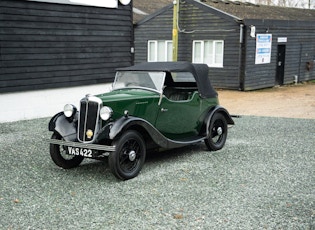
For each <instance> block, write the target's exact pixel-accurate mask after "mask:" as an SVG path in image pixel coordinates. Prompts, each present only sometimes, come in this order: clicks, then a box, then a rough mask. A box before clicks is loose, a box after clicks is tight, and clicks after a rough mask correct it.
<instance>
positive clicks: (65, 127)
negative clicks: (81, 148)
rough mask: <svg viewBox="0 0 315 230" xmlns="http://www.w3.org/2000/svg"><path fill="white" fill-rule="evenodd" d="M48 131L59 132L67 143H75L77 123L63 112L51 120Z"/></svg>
mask: <svg viewBox="0 0 315 230" xmlns="http://www.w3.org/2000/svg"><path fill="white" fill-rule="evenodd" d="M48 130H49V131H53V132H58V133H59V134H60V135H61V136H62V137H63V138H64V139H65V140H67V141H73V140H75V139H76V136H77V128H76V124H75V122H73V121H72V120H69V119H68V118H67V117H66V116H65V115H64V114H63V112H60V113H57V114H56V115H55V116H53V117H52V118H51V119H50V121H49V125H48Z"/></svg>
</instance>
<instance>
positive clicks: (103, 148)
mask: <svg viewBox="0 0 315 230" xmlns="http://www.w3.org/2000/svg"><path fill="white" fill-rule="evenodd" d="M48 143H50V144H54V145H64V146H71V147H76V148H84V149H93V150H99V151H106V152H114V151H116V146H108V145H98V144H85V143H80V142H73V141H63V140H56V139H49V140H48Z"/></svg>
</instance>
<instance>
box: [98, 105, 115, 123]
mask: <svg viewBox="0 0 315 230" xmlns="http://www.w3.org/2000/svg"><path fill="white" fill-rule="evenodd" d="M112 114H113V110H112V109H111V108H110V107H108V106H103V107H102V108H101V110H100V117H101V119H102V120H103V121H107V120H108V119H109V118H110V117H111V116H112Z"/></svg>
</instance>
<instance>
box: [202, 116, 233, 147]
mask: <svg viewBox="0 0 315 230" xmlns="http://www.w3.org/2000/svg"><path fill="white" fill-rule="evenodd" d="M227 133H228V126H227V121H226V119H225V117H224V115H223V114H221V113H215V114H214V115H213V116H212V118H211V121H210V125H209V134H208V138H207V139H205V144H206V146H207V148H208V149H209V150H210V151H217V150H220V149H222V148H223V146H224V144H225V141H226V138H227Z"/></svg>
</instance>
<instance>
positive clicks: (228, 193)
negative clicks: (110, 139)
mask: <svg viewBox="0 0 315 230" xmlns="http://www.w3.org/2000/svg"><path fill="white" fill-rule="evenodd" d="M48 121H49V119H48V118H44V119H36V120H29V121H19V122H13V123H2V124H0V145H1V148H0V156H1V167H0V175H1V186H0V207H1V208H0V216H1V218H0V229H309V230H311V229H315V192H314V191H315V135H314V130H315V120H314V119H290V118H271V117H255V116H243V117H241V118H235V123H236V125H235V126H234V127H232V128H230V129H229V134H228V138H227V142H226V145H225V147H224V148H223V149H222V150H220V151H217V152H209V151H207V150H206V146H205V145H204V143H200V144H198V145H194V146H189V147H186V148H181V149H175V150H170V151H164V152H150V153H148V156H147V159H146V163H145V164H144V168H143V170H142V171H141V173H140V174H139V176H138V177H136V178H134V179H132V180H128V181H119V180H117V179H115V177H114V176H113V175H112V174H111V173H110V170H109V167H108V163H107V162H106V161H105V162H101V161H94V160H84V161H83V163H82V164H81V165H80V166H79V167H77V168H75V169H71V170H64V169H60V168H58V167H57V166H56V165H54V163H53V162H52V160H51V159H50V155H49V144H48V143H47V141H46V139H48V138H50V136H51V133H50V132H48V131H47V126H48Z"/></svg>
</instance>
